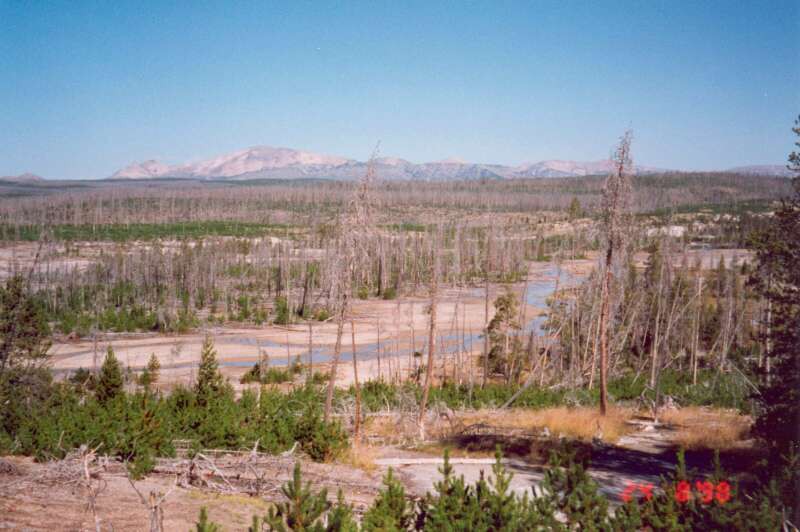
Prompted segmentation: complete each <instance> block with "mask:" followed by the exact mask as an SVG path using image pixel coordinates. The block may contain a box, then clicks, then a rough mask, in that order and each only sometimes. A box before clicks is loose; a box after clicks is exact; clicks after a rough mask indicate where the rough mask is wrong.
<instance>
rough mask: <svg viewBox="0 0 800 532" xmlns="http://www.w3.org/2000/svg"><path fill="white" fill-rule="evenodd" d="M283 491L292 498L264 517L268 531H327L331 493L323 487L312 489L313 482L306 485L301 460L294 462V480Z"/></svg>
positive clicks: (284, 486) (278, 504)
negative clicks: (325, 517)
mask: <svg viewBox="0 0 800 532" xmlns="http://www.w3.org/2000/svg"><path fill="white" fill-rule="evenodd" d="M281 492H282V493H283V495H284V497H286V499H288V500H287V501H286V502H281V503H277V504H275V506H274V507H273V508H271V509H270V510H269V513H268V514H267V515H266V516H265V517H264V520H265V522H266V524H267V525H268V527H269V528H268V530H274V531H276V532H290V531H294V532H300V531H309V532H323V531H324V530H325V527H324V526H323V525H322V519H323V517H324V514H325V512H327V511H328V509H329V508H330V506H331V505H330V503H329V502H328V492H327V490H325V489H323V490H322V491H320V492H319V493H317V494H315V493H313V492H312V491H311V483H310V482H308V483H306V484H305V485H303V478H302V474H301V472H300V462H296V463H295V465H294V474H293V476H292V480H291V481H290V482H287V483H286V484H284V485H283V486H282V487H281Z"/></svg>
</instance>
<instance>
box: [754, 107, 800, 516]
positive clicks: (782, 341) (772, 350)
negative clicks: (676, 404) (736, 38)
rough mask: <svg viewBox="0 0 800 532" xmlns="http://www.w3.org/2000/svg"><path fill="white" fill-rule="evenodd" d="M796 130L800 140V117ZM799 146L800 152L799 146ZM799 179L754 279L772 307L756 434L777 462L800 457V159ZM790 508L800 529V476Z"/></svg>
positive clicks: (765, 243)
mask: <svg viewBox="0 0 800 532" xmlns="http://www.w3.org/2000/svg"><path fill="white" fill-rule="evenodd" d="M795 125H796V127H795V128H793V129H792V131H794V133H795V134H796V135H798V137H800V117H798V119H797V120H796V121H795ZM795 145H796V146H797V147H798V148H800V141H796V142H795ZM789 163H790V164H789V168H790V169H791V170H793V171H794V172H796V173H797V175H796V176H795V178H794V180H793V184H794V189H795V193H794V196H793V197H791V198H789V199H788V200H786V201H784V203H783V206H782V207H781V208H780V209H779V210H778V211H777V212H775V215H774V217H773V218H772V220H771V222H770V226H769V227H768V228H767V229H766V230H764V231H762V232H760V233H759V234H758V235H757V237H756V251H757V256H758V269H757V271H756V272H755V274H754V275H753V276H752V277H751V282H752V283H753V284H755V286H756V287H757V289H758V290H759V292H760V293H761V294H762V295H763V297H765V298H766V299H767V301H768V304H769V305H770V306H771V313H770V317H769V319H768V323H767V329H768V335H767V338H766V342H767V345H768V346H769V349H768V352H767V353H766V356H767V359H768V360H767V363H768V364H769V366H768V368H769V369H768V372H766V374H765V375H764V377H763V380H762V385H761V389H760V393H759V394H757V395H756V397H755V399H756V400H757V401H758V403H759V406H760V414H759V415H758V417H757V419H756V425H755V432H756V433H757V434H758V435H760V436H761V437H762V438H763V439H764V440H765V441H766V442H767V443H768V445H769V447H770V450H771V451H772V454H773V457H774V460H773V464H775V465H777V464H778V463H779V460H780V457H790V456H792V455H794V456H797V455H798V453H800V267H798V265H800V153H798V152H792V154H791V155H790V156H789ZM794 477H795V478H794V484H795V486H794V488H788V487H787V491H791V492H792V494H789V493H787V500H786V502H787V504H794V512H795V515H794V522H795V524H797V523H800V503H798V502H797V500H796V498H795V497H796V494H797V493H800V472H798V471H797V470H796V469H795V471H794Z"/></svg>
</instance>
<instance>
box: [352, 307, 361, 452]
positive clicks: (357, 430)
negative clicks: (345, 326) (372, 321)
mask: <svg viewBox="0 0 800 532" xmlns="http://www.w3.org/2000/svg"><path fill="white" fill-rule="evenodd" d="M350 339H351V341H352V344H353V385H354V386H355V388H356V413H355V422H354V423H353V433H354V434H353V440H354V441H355V443H356V445H358V443H359V442H360V440H361V386H359V384H358V355H357V354H356V324H355V322H354V321H353V320H350Z"/></svg>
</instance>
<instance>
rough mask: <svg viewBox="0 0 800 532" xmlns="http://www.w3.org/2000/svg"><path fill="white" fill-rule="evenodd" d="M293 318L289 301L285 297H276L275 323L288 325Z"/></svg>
mask: <svg viewBox="0 0 800 532" xmlns="http://www.w3.org/2000/svg"><path fill="white" fill-rule="evenodd" d="M291 320H292V313H291V312H290V310H289V303H288V302H287V301H286V298H285V297H282V296H281V297H276V298H275V323H276V324H278V325H287V324H288V323H289V322H290V321H291Z"/></svg>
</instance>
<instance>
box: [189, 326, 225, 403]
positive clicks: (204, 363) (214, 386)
mask: <svg viewBox="0 0 800 532" xmlns="http://www.w3.org/2000/svg"><path fill="white" fill-rule="evenodd" d="M224 387H225V381H224V380H223V378H222V374H221V373H220V372H219V364H218V363H217V351H216V350H215V349H214V341H213V340H212V339H211V336H208V335H207V336H206V337H205V340H203V348H202V352H201V353H200V369H199V370H198V375H197V388H196V391H197V397H198V400H199V402H200V403H201V404H207V403H208V401H209V399H211V398H212V397H214V396H216V395H218V394H219V393H220V392H222V391H223V390H224Z"/></svg>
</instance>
